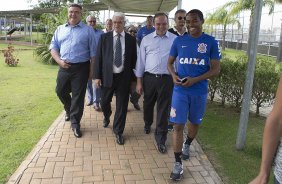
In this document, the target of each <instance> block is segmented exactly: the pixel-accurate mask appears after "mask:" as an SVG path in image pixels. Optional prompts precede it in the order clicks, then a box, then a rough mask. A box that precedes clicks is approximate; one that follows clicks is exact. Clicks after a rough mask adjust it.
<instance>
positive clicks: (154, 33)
mask: <svg viewBox="0 0 282 184" xmlns="http://www.w3.org/2000/svg"><path fill="white" fill-rule="evenodd" d="M153 37H154V38H155V37H161V36H159V35H157V32H156V31H154V32H153ZM162 37H167V38H169V33H168V31H166V33H165V34H164V35H163V36H162Z"/></svg>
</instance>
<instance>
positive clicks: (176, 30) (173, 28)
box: [173, 26, 187, 36]
mask: <svg viewBox="0 0 282 184" xmlns="http://www.w3.org/2000/svg"><path fill="white" fill-rule="evenodd" d="M173 30H174V31H175V32H177V33H178V34H179V35H181V36H182V35H184V34H185V33H186V32H187V29H186V27H184V30H185V31H184V32H183V34H180V33H179V32H178V31H177V29H176V28H175V26H174V27H173Z"/></svg>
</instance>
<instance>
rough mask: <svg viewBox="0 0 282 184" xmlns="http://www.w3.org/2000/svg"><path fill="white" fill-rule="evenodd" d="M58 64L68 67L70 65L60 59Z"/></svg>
mask: <svg viewBox="0 0 282 184" xmlns="http://www.w3.org/2000/svg"><path fill="white" fill-rule="evenodd" d="M58 64H59V65H60V67H62V68H65V69H68V68H69V67H70V66H71V65H70V64H68V63H67V62H66V61H63V60H60V62H58Z"/></svg>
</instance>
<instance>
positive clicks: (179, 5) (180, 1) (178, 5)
mask: <svg viewBox="0 0 282 184" xmlns="http://www.w3.org/2000/svg"><path fill="white" fill-rule="evenodd" d="M177 9H178V10H179V9H182V0H178V4H177Z"/></svg>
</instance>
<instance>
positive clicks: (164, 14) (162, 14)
mask: <svg viewBox="0 0 282 184" xmlns="http://www.w3.org/2000/svg"><path fill="white" fill-rule="evenodd" d="M160 16H165V17H166V19H167V21H168V16H167V14H166V13H164V12H159V13H156V14H155V16H154V19H153V20H154V22H155V19H156V18H157V17H160Z"/></svg>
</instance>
